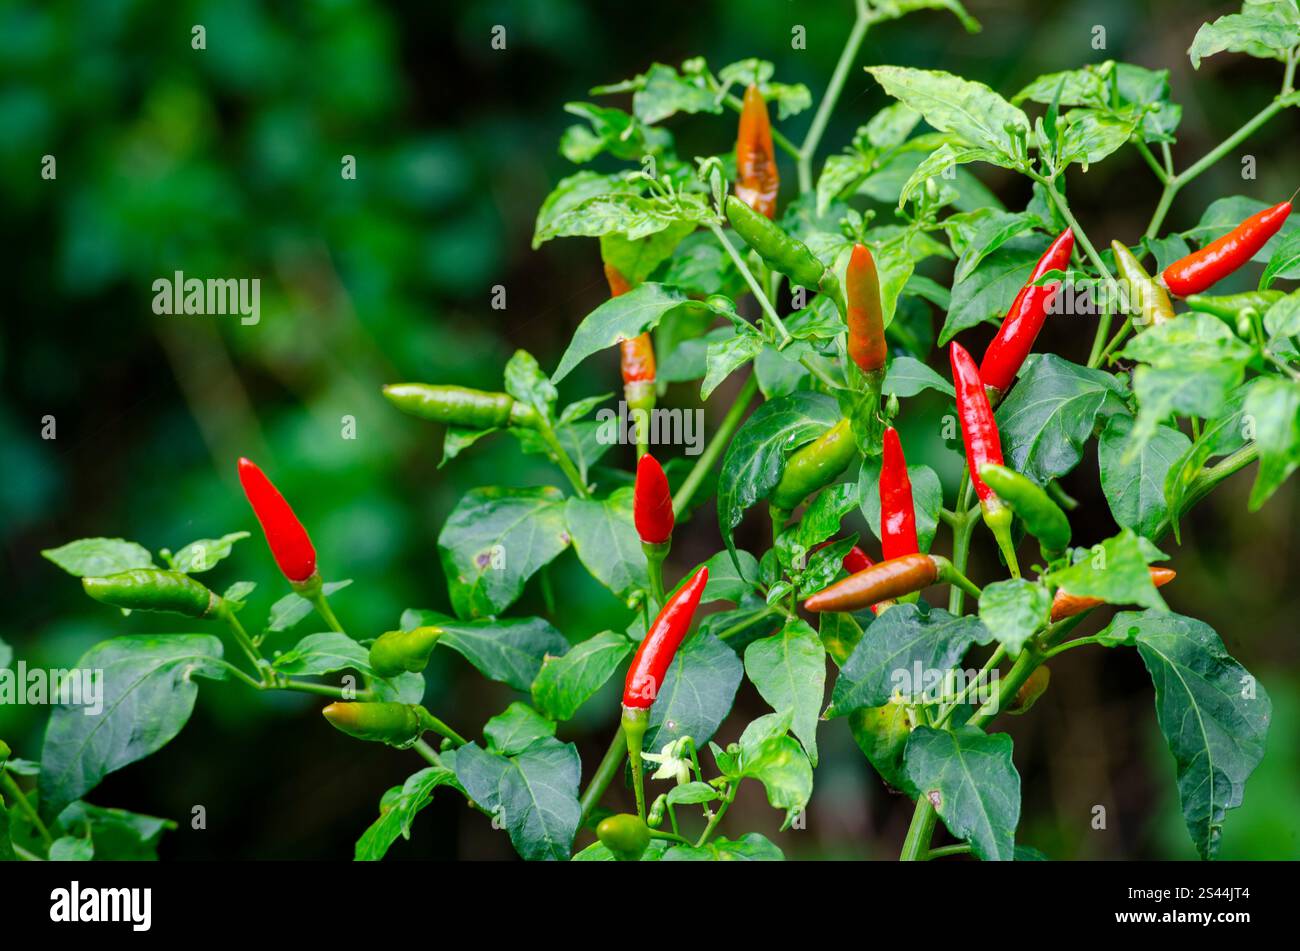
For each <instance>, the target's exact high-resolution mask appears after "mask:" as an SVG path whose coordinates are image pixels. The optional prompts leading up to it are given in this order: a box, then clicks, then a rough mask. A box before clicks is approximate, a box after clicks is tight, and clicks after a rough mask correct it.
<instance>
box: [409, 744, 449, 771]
mask: <svg viewBox="0 0 1300 951" xmlns="http://www.w3.org/2000/svg"><path fill="white" fill-rule="evenodd" d="M411 749H413V750H415V752H417V753H419V754H420V756H422V757H423V758H424V761H425V762H426V763H428V764H429V765H430V766H441V765H442V757H440V756H439V755H438V754H437V752H436V751H435V750H434V748H433V747H432V746H430V745H429V744H428V743H426V742H424V740H416V741H415V742H414V743H412V744H411Z"/></svg>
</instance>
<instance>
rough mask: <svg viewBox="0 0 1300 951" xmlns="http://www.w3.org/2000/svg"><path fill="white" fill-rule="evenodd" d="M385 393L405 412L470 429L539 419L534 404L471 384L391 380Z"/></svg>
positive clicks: (527, 423) (385, 388) (522, 423)
mask: <svg viewBox="0 0 1300 951" xmlns="http://www.w3.org/2000/svg"><path fill="white" fill-rule="evenodd" d="M384 396H386V397H387V398H388V401H389V402H390V403H392V404H393V405H394V406H396V407H397V408H398V409H400V410H401V411H402V412H403V413H410V414H411V415H412V416H418V417H419V418H420V419H427V420H430V421H432V422H435V423H447V424H448V425H450V426H463V427H465V428H467V429H492V428H494V427H497V426H506V425H511V426H531V425H533V424H534V423H535V422H536V419H537V413H536V411H534V410H533V409H532V407H530V406H526V405H524V404H523V403H517V402H515V400H514V399H513V398H512V397H511V396H510V395H509V394H507V393H487V392H485V391H483V390H471V389H470V388H469V387H467V386H435V385H433V384H430V383H390V384H389V385H388V386H385V387H384Z"/></svg>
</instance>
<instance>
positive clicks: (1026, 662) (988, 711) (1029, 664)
mask: <svg viewBox="0 0 1300 951" xmlns="http://www.w3.org/2000/svg"><path fill="white" fill-rule="evenodd" d="M1042 662H1043V654H1042V652H1041V651H1039V650H1038V649H1037V648H1035V647H1033V646H1032V645H1026V646H1025V647H1024V649H1022V650H1021V651H1020V656H1019V657H1018V658H1016V662H1015V663H1014V664H1012V665H1011V669H1010V670H1009V671H1007V675H1006V676H1005V677H1003V678H1002V679H1001V680H1000V681H998V695H997V696H996V697H995V698H994V699H993V700H991V701H989V702H987V703H985V704H984V705H983V706H981V707H980V708H979V709H978V710H976V711H975V712H974V713H973V714H972V715H971V718H970V719H969V720H967V721H966V722H967V724H968V725H969V726H977V727H983V726H984V725H985V724H987V723H988V722H989V721H990V720H992V719H993V718H994V717H996V716H997V715H998V713H999V712H1000V711H1001V710H1004V709H1006V703H1007V701H1008V700H1010V699H1011V698H1012V697H1014V696H1015V695H1016V691H1017V690H1019V689H1020V688H1021V686H1022V685H1023V684H1024V682H1025V681H1026V680H1028V679H1029V675H1030V674H1032V673H1033V672H1034V671H1035V670H1037V669H1038V665H1039V664H1041V663H1042Z"/></svg>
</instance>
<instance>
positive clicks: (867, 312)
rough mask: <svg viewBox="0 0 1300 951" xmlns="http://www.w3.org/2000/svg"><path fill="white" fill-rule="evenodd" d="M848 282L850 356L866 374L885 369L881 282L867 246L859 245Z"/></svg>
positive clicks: (846, 282) (852, 259) (851, 260)
mask: <svg viewBox="0 0 1300 951" xmlns="http://www.w3.org/2000/svg"><path fill="white" fill-rule="evenodd" d="M846 278H847V280H846V281H845V284H846V290H845V301H846V303H847V304H848V325H849V356H850V357H852V359H853V362H854V363H856V364H857V365H858V366H859V367H860V368H861V369H862V371H863V372H864V373H871V372H872V371H875V370H879V369H880V368H881V367H883V366H884V365H885V357H886V356H887V354H888V352H889V351H888V348H887V347H886V346H885V324H884V318H883V315H882V312H881V309H880V279H879V277H878V276H877V275H876V262H875V259H874V258H872V257H871V251H870V250H869V249H868V248H867V246H866V245H865V244H855V245H854V246H853V255H852V256H851V257H850V258H849V269H848V273H847V275H846Z"/></svg>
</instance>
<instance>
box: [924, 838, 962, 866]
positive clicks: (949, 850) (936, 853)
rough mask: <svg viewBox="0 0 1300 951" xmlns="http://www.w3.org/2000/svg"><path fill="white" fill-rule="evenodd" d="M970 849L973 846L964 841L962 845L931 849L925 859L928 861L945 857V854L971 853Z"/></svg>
mask: <svg viewBox="0 0 1300 951" xmlns="http://www.w3.org/2000/svg"><path fill="white" fill-rule="evenodd" d="M970 851H971V847H970V844H969V843H967V842H962V843H961V844H960V845H945V846H944V847H943V848H940V849H931V850H930V851H929V852H928V853H926V856H925V859H926V861H927V862H928V861H929V860H930V859H939V858H943V857H944V856H945V855H969V854H970Z"/></svg>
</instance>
